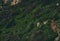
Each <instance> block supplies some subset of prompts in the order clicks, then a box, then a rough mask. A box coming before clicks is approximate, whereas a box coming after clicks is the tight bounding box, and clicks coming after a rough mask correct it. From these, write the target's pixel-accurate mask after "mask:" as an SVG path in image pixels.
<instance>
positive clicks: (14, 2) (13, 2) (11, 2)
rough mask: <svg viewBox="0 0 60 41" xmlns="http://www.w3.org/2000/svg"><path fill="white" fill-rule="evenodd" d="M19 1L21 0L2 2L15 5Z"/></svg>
mask: <svg viewBox="0 0 60 41" xmlns="http://www.w3.org/2000/svg"><path fill="white" fill-rule="evenodd" d="M19 2H21V0H4V3H5V4H6V3H10V5H16V4H18V3H19Z"/></svg>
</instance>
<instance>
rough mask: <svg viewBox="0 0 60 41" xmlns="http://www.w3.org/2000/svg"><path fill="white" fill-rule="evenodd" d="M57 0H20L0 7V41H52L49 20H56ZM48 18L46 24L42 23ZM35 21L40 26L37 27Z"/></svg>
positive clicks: (58, 9) (57, 13)
mask: <svg viewBox="0 0 60 41" xmlns="http://www.w3.org/2000/svg"><path fill="white" fill-rule="evenodd" d="M57 3H59V4H60V1H59V0H22V1H21V2H20V3H19V4H17V5H14V6H10V5H9V4H2V8H0V9H1V10H0V41H54V39H55V37H56V36H57V33H55V32H53V31H52V29H51V26H50V20H52V19H53V20H55V21H57V20H58V19H59V18H60V17H59V13H60V5H59V6H57V5H56V4H57ZM46 20H48V23H47V24H43V22H44V21H46ZM37 22H40V23H41V24H40V26H39V27H37Z"/></svg>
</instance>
